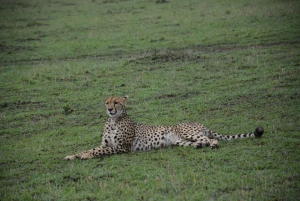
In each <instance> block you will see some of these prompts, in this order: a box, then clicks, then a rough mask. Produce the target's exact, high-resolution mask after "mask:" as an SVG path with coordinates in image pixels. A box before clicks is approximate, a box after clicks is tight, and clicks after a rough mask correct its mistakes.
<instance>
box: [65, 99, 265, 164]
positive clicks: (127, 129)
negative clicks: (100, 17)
mask: <svg viewBox="0 0 300 201" xmlns="http://www.w3.org/2000/svg"><path fill="white" fill-rule="evenodd" d="M127 99H128V97H127V96H125V97H119V96H111V97H109V98H108V99H107V100H106V101H105V107H106V112H107V114H108V116H109V118H108V120H107V121H106V123H105V126H104V131H103V133H102V142H101V146H100V147H97V148H94V149H90V150H87V151H84V152H81V153H78V154H75V155H70V156H66V157H65V158H64V159H65V160H73V159H76V158H80V159H88V158H95V157H97V156H102V155H111V154H121V153H127V152H130V151H145V150H151V149H157V148H162V147H169V146H193V147H195V148H202V147H208V146H209V147H210V148H217V147H218V140H233V139H238V138H248V137H261V136H262V135H263V133H264V129H263V128H262V127H258V128H256V130H255V131H254V132H252V133H247V134H238V135H221V134H218V133H216V132H213V131H211V130H209V129H207V128H206V127H205V126H204V125H202V124H198V123H181V124H178V125H174V126H150V125H145V124H140V123H136V122H134V121H132V120H131V119H130V117H129V116H128V115H127V113H126V101H127Z"/></svg>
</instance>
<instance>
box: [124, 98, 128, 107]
mask: <svg viewBox="0 0 300 201" xmlns="http://www.w3.org/2000/svg"><path fill="white" fill-rule="evenodd" d="M127 99H128V96H124V97H123V100H124V104H125V106H126V101H127Z"/></svg>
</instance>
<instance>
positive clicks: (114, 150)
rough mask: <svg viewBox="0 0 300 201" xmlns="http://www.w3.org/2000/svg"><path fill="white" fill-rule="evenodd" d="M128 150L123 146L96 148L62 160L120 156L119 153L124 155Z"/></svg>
mask: <svg viewBox="0 0 300 201" xmlns="http://www.w3.org/2000/svg"><path fill="white" fill-rule="evenodd" d="M128 151H129V150H128V149H126V148H125V147H123V146H116V147H98V148H94V149H91V150H87V151H84V152H81V153H79V154H75V155H70V156H66V157H65V158H64V160H74V159H76V158H80V159H88V158H94V157H97V156H101V155H111V154H120V153H126V152H128Z"/></svg>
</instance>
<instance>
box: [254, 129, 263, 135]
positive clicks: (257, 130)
mask: <svg viewBox="0 0 300 201" xmlns="http://www.w3.org/2000/svg"><path fill="white" fill-rule="evenodd" d="M263 134H264V128H263V127H257V128H256V130H255V131H254V135H255V137H261V136H262V135H263Z"/></svg>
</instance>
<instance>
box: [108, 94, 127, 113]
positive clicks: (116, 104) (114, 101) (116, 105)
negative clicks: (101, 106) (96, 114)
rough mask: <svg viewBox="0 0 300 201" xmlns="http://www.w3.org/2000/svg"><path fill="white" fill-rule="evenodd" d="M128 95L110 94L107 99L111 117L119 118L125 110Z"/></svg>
mask: <svg viewBox="0 0 300 201" xmlns="http://www.w3.org/2000/svg"><path fill="white" fill-rule="evenodd" d="M127 99H128V96H125V97H120V96H110V97H108V99H107V100H106V101H105V107H106V112H107V114H108V116H109V117H111V118H117V117H119V116H120V115H122V114H123V113H124V112H125V109H126V101H127Z"/></svg>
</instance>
